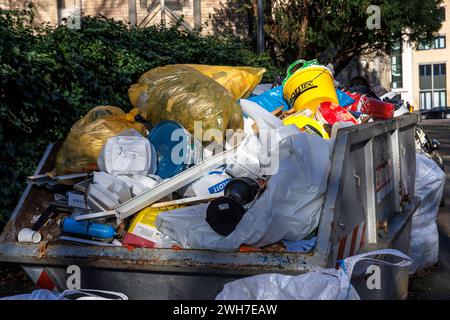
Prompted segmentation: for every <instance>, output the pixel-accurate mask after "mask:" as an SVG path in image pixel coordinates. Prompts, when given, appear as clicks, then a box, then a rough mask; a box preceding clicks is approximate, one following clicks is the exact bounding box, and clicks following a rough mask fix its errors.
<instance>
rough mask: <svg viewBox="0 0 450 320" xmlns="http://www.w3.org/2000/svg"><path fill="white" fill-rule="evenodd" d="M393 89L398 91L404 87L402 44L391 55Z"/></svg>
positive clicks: (393, 49)
mask: <svg viewBox="0 0 450 320" xmlns="http://www.w3.org/2000/svg"><path fill="white" fill-rule="evenodd" d="M391 66H392V68H391V87H392V89H398V88H402V87H403V73H402V46H401V42H400V43H399V44H397V45H396V46H395V47H394V48H392V55H391Z"/></svg>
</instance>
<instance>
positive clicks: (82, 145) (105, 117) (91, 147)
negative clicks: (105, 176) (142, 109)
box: [55, 106, 146, 175]
mask: <svg viewBox="0 0 450 320" xmlns="http://www.w3.org/2000/svg"><path fill="white" fill-rule="evenodd" d="M137 113H138V110H137V109H133V110H131V112H130V113H127V114H126V113H125V112H124V111H123V110H122V109H120V108H118V107H112V106H98V107H95V108H93V109H91V110H90V111H89V112H88V113H87V114H86V115H85V116H84V117H83V118H81V119H80V120H78V121H77V122H76V123H75V124H74V125H73V126H72V128H71V129H70V132H69V134H68V135H67V138H66V140H65V141H64V143H63V145H62V146H61V149H60V150H59V151H58V154H57V156H56V166H55V173H56V174H57V175H62V174H69V173H78V172H91V171H94V170H97V169H98V167H97V158H98V155H99V154H100V151H101V150H102V148H103V145H104V144H105V143H106V140H108V138H110V137H113V136H115V135H117V134H119V133H121V132H122V131H124V130H126V129H136V130H137V131H138V132H139V133H141V134H142V135H146V129H145V127H144V125H143V124H141V123H138V122H135V120H134V117H135V116H136V115H137Z"/></svg>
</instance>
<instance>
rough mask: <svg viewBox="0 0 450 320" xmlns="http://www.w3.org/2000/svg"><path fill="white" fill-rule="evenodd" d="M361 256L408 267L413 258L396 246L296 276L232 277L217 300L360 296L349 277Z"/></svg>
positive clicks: (354, 298) (335, 298)
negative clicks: (387, 257) (340, 265)
mask: <svg viewBox="0 0 450 320" xmlns="http://www.w3.org/2000/svg"><path fill="white" fill-rule="evenodd" d="M375 255H390V256H396V257H399V258H401V259H402V260H401V261H400V262H397V263H391V262H386V261H383V260H376V259H371V258H369V257H370V256H375ZM362 260H368V261H372V262H373V263H374V264H383V265H392V266H397V267H407V266H408V265H410V264H411V262H412V260H411V259H410V258H409V257H408V256H406V255H404V254H403V253H402V252H400V251H398V250H394V249H384V250H378V251H372V252H367V253H363V254H359V255H356V256H353V257H349V258H347V259H345V260H344V261H343V268H340V269H339V270H336V269H320V268H318V269H317V270H314V271H310V272H306V273H304V274H301V275H299V276H288V275H282V274H275V273H273V274H262V275H257V276H253V277H248V278H243V279H239V280H235V281H232V282H229V283H227V284H225V286H224V288H223V290H222V292H220V293H219V294H218V295H217V297H216V300H359V299H360V297H359V295H358V293H357V292H356V290H355V289H354V288H353V286H352V285H351V284H350V280H351V277H352V272H353V268H354V267H355V265H356V263H357V262H359V261H362Z"/></svg>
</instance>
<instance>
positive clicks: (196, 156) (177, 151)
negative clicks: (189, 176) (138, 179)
mask: <svg viewBox="0 0 450 320" xmlns="http://www.w3.org/2000/svg"><path fill="white" fill-rule="evenodd" d="M148 139H149V140H150V142H151V144H152V145H153V146H154V147H155V149H156V154H157V165H156V174H157V175H158V176H160V177H161V178H162V179H167V178H172V177H173V176H175V175H177V174H178V173H180V172H182V171H184V170H186V169H187V168H189V167H191V166H193V165H194V164H197V163H200V162H201V161H202V156H203V149H202V145H201V143H200V142H199V141H198V140H197V139H196V138H195V137H194V136H193V135H191V134H190V133H189V132H188V131H187V130H186V129H185V128H184V127H183V126H182V125H180V124H179V123H178V122H176V121H172V120H165V121H161V122H160V123H158V124H157V125H156V126H155V127H154V128H153V129H152V131H150V134H149V135H148Z"/></svg>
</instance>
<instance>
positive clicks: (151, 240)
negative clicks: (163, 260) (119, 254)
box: [122, 205, 183, 248]
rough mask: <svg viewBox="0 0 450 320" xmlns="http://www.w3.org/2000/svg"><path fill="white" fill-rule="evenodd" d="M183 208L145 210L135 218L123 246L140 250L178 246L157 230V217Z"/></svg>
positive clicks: (170, 207) (124, 238)
mask: <svg viewBox="0 0 450 320" xmlns="http://www.w3.org/2000/svg"><path fill="white" fill-rule="evenodd" d="M182 207H183V206H178V205H174V206H166V207H158V208H151V207H148V208H145V209H144V210H142V211H140V212H139V213H138V214H137V215H136V217H134V219H133V222H132V223H131V225H130V227H129V229H128V231H127V233H126V234H125V236H124V237H123V241H122V243H123V245H124V246H129V247H140V248H171V247H172V246H173V245H178V243H176V242H175V241H174V240H171V239H170V238H169V237H167V236H166V235H164V234H162V233H161V232H159V231H158V230H157V229H156V226H155V221H156V217H157V216H158V215H159V214H161V213H162V212H165V211H169V210H174V209H178V208H182Z"/></svg>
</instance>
